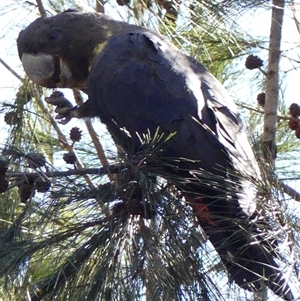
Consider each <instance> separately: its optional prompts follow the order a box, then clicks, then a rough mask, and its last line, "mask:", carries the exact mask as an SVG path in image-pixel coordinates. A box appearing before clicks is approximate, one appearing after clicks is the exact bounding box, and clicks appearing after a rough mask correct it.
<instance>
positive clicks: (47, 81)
mask: <svg viewBox="0 0 300 301" xmlns="http://www.w3.org/2000/svg"><path fill="white" fill-rule="evenodd" d="M21 60H22V64H23V67H24V70H25V72H26V74H27V75H28V77H29V78H30V79H31V80H32V81H33V82H35V83H37V84H38V85H41V86H44V87H49V88H54V87H55V83H54V82H53V77H54V73H55V60H54V57H53V56H52V55H50V54H45V53H41V54H38V55H33V54H29V53H24V54H23V55H22V59H21Z"/></svg>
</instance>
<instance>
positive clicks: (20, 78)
mask: <svg viewBox="0 0 300 301" xmlns="http://www.w3.org/2000/svg"><path fill="white" fill-rule="evenodd" d="M0 63H1V64H2V65H3V66H4V67H5V68H6V69H7V70H8V71H9V72H10V73H11V74H13V75H14V76H15V77H16V78H17V79H18V80H20V81H21V82H22V81H23V80H24V79H23V78H22V77H21V76H20V75H19V74H18V73H17V72H16V71H14V70H13V69H12V68H11V67H10V66H9V65H7V64H6V63H5V62H4V61H3V60H2V59H1V58H0Z"/></svg>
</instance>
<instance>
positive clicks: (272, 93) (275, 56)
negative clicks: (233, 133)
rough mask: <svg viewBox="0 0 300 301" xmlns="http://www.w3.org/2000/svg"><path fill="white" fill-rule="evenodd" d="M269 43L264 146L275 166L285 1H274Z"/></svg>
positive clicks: (269, 159)
mask: <svg viewBox="0 0 300 301" xmlns="http://www.w3.org/2000/svg"><path fill="white" fill-rule="evenodd" d="M272 3H273V7H272V21H271V29H270V43H269V65H268V73H267V83H266V86H267V88H266V105H265V116H264V132H263V144H264V151H265V152H264V153H265V159H266V160H267V162H269V163H271V164H272V165H274V161H275V157H276V143H275V138H276V124H277V107H278V95H279V59H280V42H281V29H282V22H283V13H284V0H273V2H272Z"/></svg>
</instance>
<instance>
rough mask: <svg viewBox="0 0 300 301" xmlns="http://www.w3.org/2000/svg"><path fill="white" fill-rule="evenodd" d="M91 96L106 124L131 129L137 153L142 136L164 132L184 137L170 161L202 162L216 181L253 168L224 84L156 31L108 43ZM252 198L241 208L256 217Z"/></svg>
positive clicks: (176, 141) (94, 72) (92, 78)
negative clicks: (239, 164) (240, 163)
mask: <svg viewBox="0 0 300 301" xmlns="http://www.w3.org/2000/svg"><path fill="white" fill-rule="evenodd" d="M88 94H89V101H90V102H91V105H92V107H93V108H94V110H98V111H99V115H100V118H102V120H103V119H105V120H104V121H105V122H106V123H107V120H109V119H112V120H113V121H114V123H115V124H117V125H118V127H119V128H125V129H126V131H128V133H129V134H130V136H131V137H132V139H133V140H135V144H136V145H137V147H136V148H138V146H139V143H140V141H139V139H138V138H137V137H136V133H139V135H141V134H142V133H147V131H148V130H150V132H151V133H152V134H153V133H154V132H155V131H156V129H157V127H160V129H161V130H162V131H163V132H164V133H176V135H175V136H174V138H172V141H170V142H169V147H168V154H167V155H168V156H171V157H184V158H188V159H191V160H197V161H198V163H197V168H199V169H203V170H205V171H207V172H210V173H212V174H215V175H220V176H224V175H225V174H226V173H228V171H229V170H230V171H229V172H233V171H234V170H236V171H239V169H237V168H235V162H234V160H237V161H243V164H244V165H245V166H246V165H247V164H248V161H247V158H248V155H249V156H250V157H251V154H252V151H251V148H250V146H249V144H248V142H247V138H246V137H245V135H244V134H243V132H242V130H241V121H240V119H239V116H238V114H237V110H236V107H235V105H234V103H233V101H232V100H231V99H230V98H229V97H228V96H227V94H226V91H225V89H224V88H223V87H222V85H221V84H219V82H218V81H217V80H216V79H215V78H214V77H213V76H212V75H210V73H209V72H208V71H207V70H206V69H205V68H204V67H203V66H202V65H201V64H199V63H196V62H195V61H193V60H192V59H190V58H188V57H187V56H185V55H183V54H182V53H181V52H180V51H179V50H178V49H177V48H176V47H175V46H173V45H172V44H170V43H168V42H167V41H166V40H164V39H162V38H161V37H160V36H158V35H156V34H154V33H151V32H149V31H146V30H145V31H142V30H141V31H140V32H132V33H127V34H122V35H119V36H116V37H114V38H111V39H110V40H109V41H108V43H107V44H106V46H105V48H104V49H103V51H102V52H101V53H100V54H99V55H98V57H97V58H96V60H95V62H94V65H93V67H92V69H91V71H90V75H89V79H88ZM224 99H225V100H224ZM227 102H228V103H227ZM115 136H118V133H117V132H116V133H115ZM239 139H240V140H241V141H239ZM240 147H242V148H244V149H242V154H245V157H243V155H242V156H241V155H240V153H239V152H240V151H241V150H240ZM135 150H136V149H135ZM251 160H252V159H251ZM254 162H255V161H254ZM246 167H247V166H246ZM246 167H245V168H244V169H245V170H246ZM251 199H253V196H252V197H251V198H250V201H249V198H247V201H246V199H245V204H243V201H242V202H241V207H242V208H243V210H244V211H246V212H247V211H249V210H250V211H249V214H251V212H253V210H254V207H255V206H254V203H253V202H252V201H251ZM249 204H250V205H249Z"/></svg>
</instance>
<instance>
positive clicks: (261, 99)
mask: <svg viewBox="0 0 300 301" xmlns="http://www.w3.org/2000/svg"><path fill="white" fill-rule="evenodd" d="M256 99H257V102H258V104H259V105H260V106H261V107H262V108H264V107H265V104H266V93H265V92H262V93H259V94H258V95H257V97H256Z"/></svg>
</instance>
